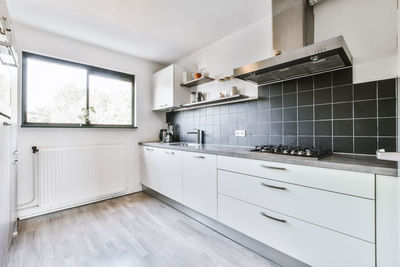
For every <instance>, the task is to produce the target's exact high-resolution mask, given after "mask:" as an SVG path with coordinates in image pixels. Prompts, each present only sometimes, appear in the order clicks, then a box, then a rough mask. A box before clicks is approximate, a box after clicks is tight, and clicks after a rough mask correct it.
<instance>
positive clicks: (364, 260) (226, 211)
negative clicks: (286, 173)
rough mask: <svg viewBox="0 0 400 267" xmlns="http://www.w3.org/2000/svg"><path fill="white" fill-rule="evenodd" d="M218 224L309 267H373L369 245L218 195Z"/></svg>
mask: <svg viewBox="0 0 400 267" xmlns="http://www.w3.org/2000/svg"><path fill="white" fill-rule="evenodd" d="M218 220H219V221H220V222H221V223H223V224H226V225H227V226H229V227H231V228H233V229H236V230H237V231H240V232H242V233H244V234H246V235H248V236H250V237H252V238H254V239H256V240H258V241H260V242H263V243H265V244H267V245H268V246H271V247H273V248H275V249H277V250H279V251H281V252H283V253H286V254H288V255H290V256H292V257H294V258H296V259H298V260H300V261H303V262H305V263H307V264H309V265H311V266H315V267H338V266H340V267H374V266H375V246H374V244H372V243H369V242H365V241H362V240H359V239H356V238H352V237H349V236H347V235H344V234H341V233H338V232H335V231H331V230H328V229H325V228H322V227H319V226H316V225H313V224H310V223H307V222H304V221H302V220H298V219H295V218H293V217H289V216H286V215H283V214H280V213H277V212H273V211H271V210H268V209H264V208H261V207H258V206H255V205H252V204H249V203H246V202H243V201H240V200H237V199H234V198H231V197H228V196H225V195H221V194H219V195H218Z"/></svg>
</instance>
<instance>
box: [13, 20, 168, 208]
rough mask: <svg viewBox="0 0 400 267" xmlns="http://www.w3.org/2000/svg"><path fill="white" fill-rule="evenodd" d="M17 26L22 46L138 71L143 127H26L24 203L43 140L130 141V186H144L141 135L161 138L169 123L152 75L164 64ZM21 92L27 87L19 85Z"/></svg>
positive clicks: (21, 192)
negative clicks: (157, 105) (156, 103)
mask: <svg viewBox="0 0 400 267" xmlns="http://www.w3.org/2000/svg"><path fill="white" fill-rule="evenodd" d="M14 26H15V32H16V40H17V48H18V50H19V51H29V52H34V53H38V54H43V55H47V56H52V57H57V58H61V59H66V60H70V61H74V62H79V63H84V64H89V65H94V66H98V67H102V68H106V69H111V70H117V71H121V72H126V73H131V74H134V75H135V81H136V90H137V95H136V100H137V105H136V112H137V113H136V116H137V126H138V129H135V130H132V129H122V130H118V129H65V128H64V129H51V128H20V129H19V134H18V137H19V145H18V150H19V159H20V168H19V177H18V179H19V181H18V203H19V204H22V203H25V202H27V201H29V200H30V199H31V198H32V193H33V184H32V181H33V179H32V173H33V169H32V167H33V165H32V155H33V154H32V151H31V147H32V146H38V147H39V149H40V147H52V146H78V145H93V144H116V143H121V144H124V145H125V146H126V149H127V154H128V159H127V160H128V162H129V164H128V169H127V170H124V171H125V172H126V175H127V178H128V181H129V184H128V190H127V191H129V192H132V191H140V190H141V186H140V184H139V170H138V167H139V162H138V155H139V153H138V145H137V143H138V141H145V140H157V138H158V130H159V129H160V128H161V127H162V126H163V122H164V120H165V118H164V115H163V114H156V113H154V112H152V111H151V106H152V104H151V75H152V73H154V72H155V71H157V70H159V69H160V68H161V67H162V66H160V65H158V64H155V63H152V62H148V61H145V60H141V59H138V58H135V57H132V56H128V55H124V54H120V53H117V52H114V51H111V50H107V49H104V48H100V47H96V46H93V45H89V44H86V43H82V42H78V41H75V40H72V39H67V38H64V37H60V36H57V35H54V34H51V33H47V32H43V31H40V30H38V29H34V28H31V27H28V26H26V25H21V24H18V23H15V24H14ZM20 56H21V54H20ZM19 92H21V91H20V90H19ZM20 96H21V94H20V93H19V97H20ZM19 103H20V102H19ZM24 213H25V214H26V213H29V211H26V210H25V211H24Z"/></svg>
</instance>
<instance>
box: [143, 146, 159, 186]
mask: <svg viewBox="0 0 400 267" xmlns="http://www.w3.org/2000/svg"><path fill="white" fill-rule="evenodd" d="M157 152H158V149H156V148H152V147H142V155H141V164H140V165H141V166H140V170H141V182H142V184H144V185H145V186H147V187H150V188H152V189H154V190H159V188H158V182H157V180H158V176H159V175H158V173H157V171H158V168H157V161H158V160H157V155H158V153H157Z"/></svg>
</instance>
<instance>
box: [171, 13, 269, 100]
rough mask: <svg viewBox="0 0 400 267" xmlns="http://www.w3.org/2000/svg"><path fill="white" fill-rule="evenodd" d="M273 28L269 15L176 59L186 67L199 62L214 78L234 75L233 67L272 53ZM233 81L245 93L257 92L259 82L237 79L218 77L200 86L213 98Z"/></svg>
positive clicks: (188, 67) (192, 67)
mask: <svg viewBox="0 0 400 267" xmlns="http://www.w3.org/2000/svg"><path fill="white" fill-rule="evenodd" d="M233 19H234V18H233ZM271 31H272V28H271V18H270V17H268V18H265V19H262V20H260V21H258V22H256V23H254V24H252V25H250V26H248V27H246V28H243V29H241V30H239V31H237V32H235V33H233V34H231V35H229V36H227V37H225V38H223V39H221V40H219V41H217V42H215V43H213V44H211V45H209V46H206V47H204V48H203V49H201V50H199V51H196V52H195V53H193V54H191V55H188V56H186V57H184V58H182V59H180V60H178V61H177V62H175V63H176V64H178V65H180V66H182V67H184V68H186V70H187V71H194V68H195V67H194V65H195V64H196V65H197V66H198V68H199V69H202V68H205V69H206V71H207V72H208V73H209V75H210V77H212V78H215V79H218V78H222V77H225V76H231V75H232V74H233V69H234V68H236V67H240V66H242V65H246V64H249V63H253V62H256V61H259V60H262V59H265V58H267V57H270V56H271V51H272V39H271V38H270V36H271ZM233 85H235V86H237V87H238V88H239V89H240V90H241V92H242V93H244V94H250V95H254V94H256V93H257V90H256V89H257V86H254V85H252V84H250V83H247V82H243V81H240V80H237V79H236V80H235V82H233V83H232V82H229V83H224V84H222V83H218V81H217V80H216V81H214V82H211V83H207V84H204V85H201V86H198V90H199V91H203V92H208V93H209V94H210V96H209V97H210V98H213V97H217V96H218V94H219V92H220V91H224V89H227V87H231V86H233ZM223 87H226V88H223Z"/></svg>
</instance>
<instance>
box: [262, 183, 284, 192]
mask: <svg viewBox="0 0 400 267" xmlns="http://www.w3.org/2000/svg"><path fill="white" fill-rule="evenodd" d="M261 185H262V186H266V187H269V188H273V189H278V190H286V187H283V186H274V185H270V184H266V183H261Z"/></svg>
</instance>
